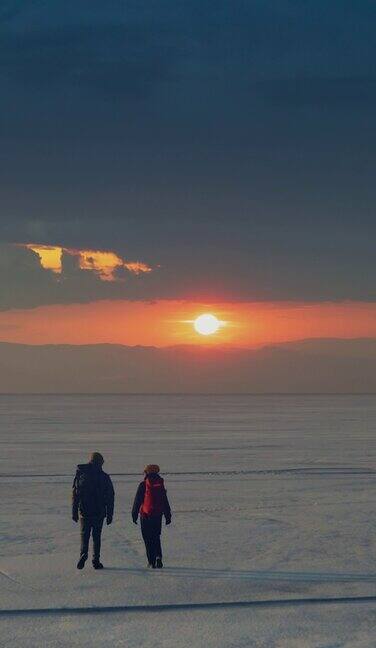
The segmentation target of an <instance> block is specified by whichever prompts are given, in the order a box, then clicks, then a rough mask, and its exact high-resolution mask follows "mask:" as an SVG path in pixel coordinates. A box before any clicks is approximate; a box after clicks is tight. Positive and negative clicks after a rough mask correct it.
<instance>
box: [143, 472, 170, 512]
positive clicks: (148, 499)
mask: <svg viewBox="0 0 376 648" xmlns="http://www.w3.org/2000/svg"><path fill="white" fill-rule="evenodd" d="M165 496H166V490H165V487H164V482H163V479H162V477H158V479H153V480H151V479H149V478H147V479H146V480H145V496H144V501H143V503H142V506H141V510H140V512H141V514H142V515H145V516H149V515H161V514H162V513H163V511H164V508H165Z"/></svg>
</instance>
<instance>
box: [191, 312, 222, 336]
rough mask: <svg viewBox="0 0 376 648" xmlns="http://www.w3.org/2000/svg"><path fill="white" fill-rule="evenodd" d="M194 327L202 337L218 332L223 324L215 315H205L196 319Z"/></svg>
mask: <svg viewBox="0 0 376 648" xmlns="http://www.w3.org/2000/svg"><path fill="white" fill-rule="evenodd" d="M193 325H194V327H195V330H196V331H197V333H200V335H212V334H213V333H216V332H217V331H218V329H219V327H220V326H221V322H220V321H219V319H218V318H217V317H215V315H211V313H204V314H203V315H200V316H199V317H197V318H196V319H195V321H194V322H193Z"/></svg>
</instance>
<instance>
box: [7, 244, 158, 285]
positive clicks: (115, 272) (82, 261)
mask: <svg viewBox="0 0 376 648" xmlns="http://www.w3.org/2000/svg"><path fill="white" fill-rule="evenodd" d="M16 246H17V247H21V248H25V249H27V250H31V251H32V252H35V254H36V255H37V256H38V258H39V261H40V265H41V267H42V268H44V270H51V271H52V272H54V273H55V274H58V275H61V274H63V271H64V263H63V261H64V257H65V256H67V255H68V256H72V257H75V258H76V259H77V264H78V267H79V268H80V270H87V271H89V272H93V273H95V274H96V275H97V277H98V278H99V279H101V280H102V281H119V280H120V271H121V270H127V271H128V272H129V273H131V274H134V275H140V274H143V273H148V272H152V268H151V267H150V266H149V265H147V264H146V263H142V262H141V261H125V260H124V259H122V258H121V257H120V256H119V255H118V254H116V253H115V252H111V251H108V250H76V249H70V248H65V247H61V246H58V245H41V244H36V243H18V244H16Z"/></svg>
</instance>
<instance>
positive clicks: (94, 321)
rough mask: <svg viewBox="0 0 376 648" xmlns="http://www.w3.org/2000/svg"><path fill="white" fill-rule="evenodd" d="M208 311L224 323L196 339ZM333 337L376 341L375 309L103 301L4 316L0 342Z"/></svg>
mask: <svg viewBox="0 0 376 648" xmlns="http://www.w3.org/2000/svg"><path fill="white" fill-rule="evenodd" d="M203 313H213V314H215V316H216V317H217V318H218V320H219V321H221V322H225V323H226V325H225V326H223V327H221V328H220V329H218V331H217V332H216V333H215V334H214V335H198V334H197V332H196V331H195V329H194V327H193V325H192V323H193V322H194V320H195V319H196V318H197V317H198V316H199V315H201V314H203ZM333 337H337V338H356V337H376V304H375V303H363V302H362V303H360V302H343V303H309V304H306V303H286V302H270V303H265V302H264V303H263V302H255V303H222V304H218V303H217V304H214V303H213V304H207V303H206V304H205V303H198V302H185V301H167V300H166V301H162V300H161V301H156V302H152V303H150V302H140V301H138V302H130V301H99V302H92V303H89V304H68V305H60V306H43V307H39V308H34V309H30V310H10V311H3V312H0V338H1V340H2V341H4V342H18V343H24V344H98V343H112V344H125V345H130V346H133V345H142V346H157V347H164V346H174V345H179V344H194V345H196V346H197V345H200V346H206V347H213V346H215V345H224V346H226V345H227V346H228V345H231V346H237V347H249V348H257V347H260V346H265V345H269V344H278V343H281V342H291V341H294V340H301V339H305V338H333Z"/></svg>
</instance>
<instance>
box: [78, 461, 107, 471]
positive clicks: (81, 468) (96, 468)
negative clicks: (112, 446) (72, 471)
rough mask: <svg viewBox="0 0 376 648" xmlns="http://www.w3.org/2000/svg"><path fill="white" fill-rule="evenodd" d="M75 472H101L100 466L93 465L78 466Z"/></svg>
mask: <svg viewBox="0 0 376 648" xmlns="http://www.w3.org/2000/svg"><path fill="white" fill-rule="evenodd" d="M77 470H79V471H80V472H90V471H92V470H93V471H95V472H102V466H98V465H97V464H93V463H86V464H78V466H77Z"/></svg>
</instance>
